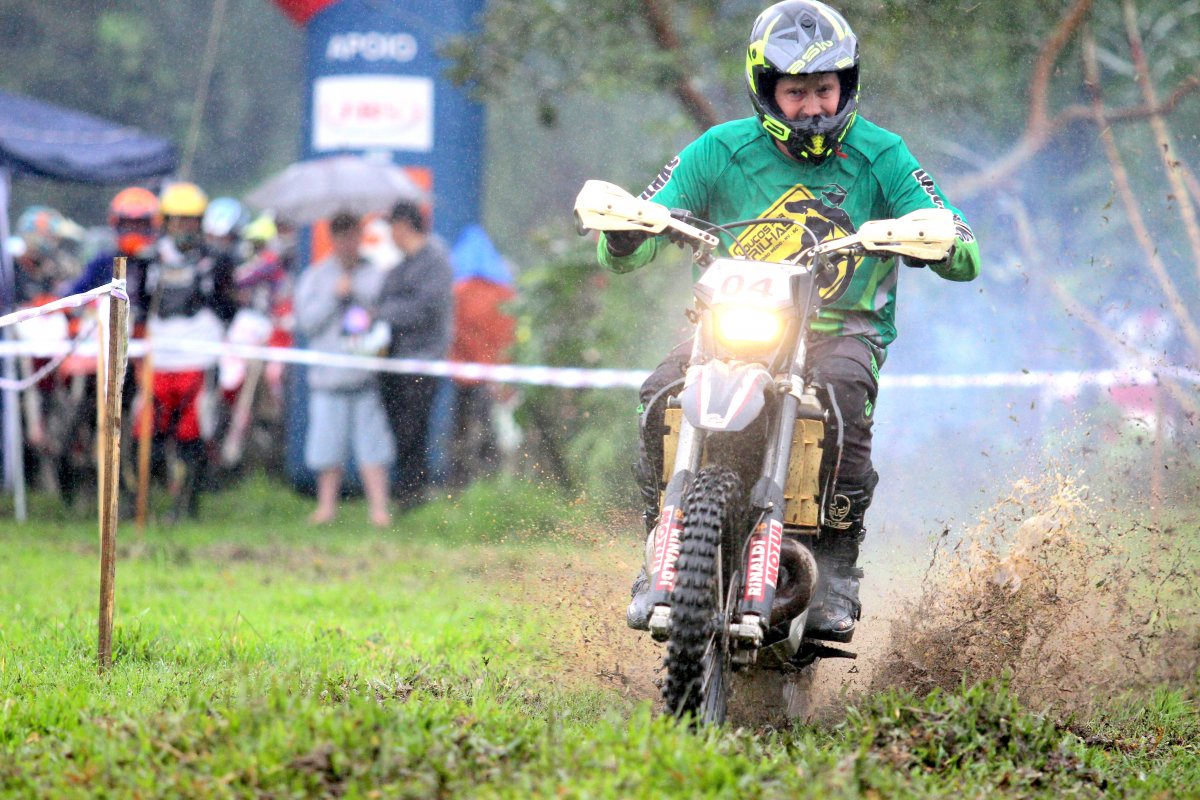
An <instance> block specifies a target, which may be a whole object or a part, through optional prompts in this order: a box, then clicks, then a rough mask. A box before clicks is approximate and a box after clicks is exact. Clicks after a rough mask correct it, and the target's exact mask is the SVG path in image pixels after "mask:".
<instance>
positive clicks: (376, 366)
mask: <svg viewBox="0 0 1200 800" xmlns="http://www.w3.org/2000/svg"><path fill="white" fill-rule="evenodd" d="M69 347H71V343H70V342H0V356H4V355H35V356H51V355H57V354H61V353H63V352H66V351H67V349H68V348H69ZM150 349H154V350H169V351H171V352H185V353H198V354H204V355H217V356H232V357H234V358H245V359H248V360H252V361H275V362H282V363H287V364H304V365H307V366H323V367H351V368H358V369H367V370H372V371H376V372H394V373H406V374H417V375H434V376H439V377H452V378H464V379H468V380H483V381H492V382H496V383H524V384H532V385H537V386H559V387H563V388H568V389H585V388H587V389H605V388H630V389H637V388H640V387H641V385H642V382H643V381H644V380H645V379H646V377H647V376H648V375H649V374H650V373H649V372H648V371H645V370H622V369H584V368H577V367H546V366H521V365H516V364H470V363H462V362H457V361H429V360H424V359H414V358H379V357H375V356H355V355H341V354H336V353H322V352H317V351H314V350H300V349H297V348H292V347H260V346H256V345H245V344H233V343H230V342H200V341H190V340H185V339H154V340H153V345H152V346H150V345H148V342H147V341H146V340H144V339H135V340H133V341H131V342H130V343H129V356H130V357H139V356H142V355H145V354H146V352H147V351H148V350H150ZM95 350H96V345H95V343H94V342H87V343H84V344H83V345H82V346H80V347H79V353H80V354H81V355H94V354H95ZM1159 376H1164V377H1170V378H1173V379H1175V380H1177V381H1180V382H1182V383H1190V384H1193V385H1195V384H1200V372H1196V371H1194V370H1188V369H1182V368H1179V367H1159V368H1155V369H1125V370H1093V371H1064V372H1034V371H1028V372H1025V371H1023V372H984V373H972V374H954V375H884V376H882V378H881V380H880V384H881V385H882V386H884V387H887V388H911V389H934V388H936V389H968V388H1000V387H1014V388H1021V387H1025V388H1035V387H1043V386H1051V387H1055V388H1057V389H1060V390H1062V391H1064V392H1068V391H1070V390H1073V389H1075V388H1077V387H1080V386H1085V385H1095V386H1142V385H1152V384H1155V383H1157V382H1158V380H1159Z"/></svg>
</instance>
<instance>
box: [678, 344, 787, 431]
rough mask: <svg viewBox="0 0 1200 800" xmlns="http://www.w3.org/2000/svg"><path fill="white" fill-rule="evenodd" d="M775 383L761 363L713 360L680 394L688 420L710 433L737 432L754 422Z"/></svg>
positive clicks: (700, 369)
mask: <svg viewBox="0 0 1200 800" xmlns="http://www.w3.org/2000/svg"><path fill="white" fill-rule="evenodd" d="M774 385H775V381H774V380H773V379H772V378H771V374H770V373H769V372H767V370H766V369H764V368H763V367H762V365H760V364H742V363H736V362H735V363H733V364H728V363H726V362H724V361H710V362H708V363H707V364H704V365H702V366H701V367H699V374H698V375H697V376H696V379H695V380H693V381H692V382H691V383H690V384H689V385H688V386H687V387H686V388H684V390H683V392H681V393H680V395H679V403H680V406H681V407H682V408H683V414H684V416H685V417H687V421H688V422H689V423H690V424H691V425H692V426H693V427H696V428H701V429H703V430H707V431H722V432H731V433H735V432H737V431H740V430H744V429H745V428H746V426H747V425H749V424H750V423H751V422H753V421H754V420H755V419H756V418H757V417H758V415H759V412H761V411H762V409H763V406H764V405H765V404H766V392H767V389H768V388H769V387H773V386H774Z"/></svg>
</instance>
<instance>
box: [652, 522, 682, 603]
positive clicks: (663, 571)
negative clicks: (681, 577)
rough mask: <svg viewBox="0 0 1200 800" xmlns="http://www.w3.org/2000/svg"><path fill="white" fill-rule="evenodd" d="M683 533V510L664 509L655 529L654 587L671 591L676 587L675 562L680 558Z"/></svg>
mask: <svg viewBox="0 0 1200 800" xmlns="http://www.w3.org/2000/svg"><path fill="white" fill-rule="evenodd" d="M682 533H683V512H682V511H680V510H679V509H677V508H676V507H675V506H667V507H666V508H664V509H663V512H662V516H661V517H660V518H659V520H658V527H657V528H656V529H655V531H654V574H655V575H657V576H658V578H657V580H656V581H655V584H654V588H655V589H657V590H661V591H666V592H669V591H671V590H672V589H674V588H675V563H676V562H677V561H678V560H679V546H680V543H679V537H680V534H682Z"/></svg>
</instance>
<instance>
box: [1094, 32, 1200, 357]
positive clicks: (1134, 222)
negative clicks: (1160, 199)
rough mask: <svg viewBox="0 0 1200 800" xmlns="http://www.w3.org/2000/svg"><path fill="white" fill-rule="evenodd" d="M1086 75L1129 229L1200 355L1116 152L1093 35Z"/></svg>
mask: <svg viewBox="0 0 1200 800" xmlns="http://www.w3.org/2000/svg"><path fill="white" fill-rule="evenodd" d="M1083 73H1084V86H1085V87H1086V88H1087V91H1088V94H1089V95H1090V96H1091V98H1092V110H1093V114H1094V115H1095V119H1096V125H1097V126H1098V127H1099V128H1100V141H1101V143H1102V144H1103V145H1104V154H1105V156H1107V157H1108V163H1109V166H1110V167H1111V168H1112V173H1113V181H1114V182H1115V183H1116V187H1117V193H1118V194H1119V195H1120V196H1121V204H1122V205H1123V206H1124V207H1125V213H1126V215H1127V216H1128V217H1129V224H1130V227H1132V228H1133V233H1134V236H1135V237H1136V238H1137V241H1138V244H1139V245H1141V248H1142V253H1143V254H1144V255H1145V257H1146V263H1147V265H1149V267H1150V271H1151V272H1152V273H1153V274H1154V277H1155V278H1156V279H1157V280H1158V285H1159V288H1161V289H1162V292H1163V294H1164V295H1165V296H1166V298H1167V304H1168V305H1169V306H1170V308H1171V313H1172V314H1174V315H1175V319H1176V320H1177V321H1178V322H1179V325H1180V327H1181V328H1182V329H1183V333H1184V335H1185V337H1186V338H1187V340H1188V344H1189V345H1190V346H1191V348H1192V351H1193V352H1194V353H1196V354H1200V330H1197V329H1196V324H1195V323H1194V322H1192V318H1191V315H1190V314H1189V313H1188V308H1187V305H1186V304H1185V303H1184V302H1183V298H1182V297H1180V295H1179V290H1178V289H1176V288H1175V282H1174V281H1172V280H1171V276H1170V274H1168V272H1167V268H1166V265H1165V264H1163V261H1162V258H1161V257H1160V256H1159V254H1158V248H1157V247H1155V245H1154V237H1153V236H1152V235H1151V234H1150V230H1149V229H1148V228H1147V227H1146V221H1145V220H1144V219H1143V218H1142V212H1141V209H1140V208H1139V206H1138V202H1137V198H1136V197H1135V196H1134V194H1133V188H1132V186H1131V185H1130V182H1129V173H1127V172H1126V171H1125V164H1124V162H1123V161H1122V160H1121V151H1120V150H1118V149H1117V142H1116V137H1114V136H1113V132H1112V128H1111V127H1110V126H1109V125H1108V124H1107V123H1106V121H1105V115H1104V99H1103V98H1102V97H1101V95H1100V67H1099V65H1098V64H1097V63H1096V41H1095V39H1093V38H1092V36H1091V34H1090V33H1089V34H1088V35H1087V36H1085V37H1084V41H1083Z"/></svg>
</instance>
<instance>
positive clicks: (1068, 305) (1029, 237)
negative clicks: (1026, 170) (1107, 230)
mask: <svg viewBox="0 0 1200 800" xmlns="http://www.w3.org/2000/svg"><path fill="white" fill-rule="evenodd" d="M1008 202H1009V208H1010V209H1011V213H1012V217H1013V222H1014V224H1015V227H1016V230H1017V242H1018V244H1019V245H1020V248H1021V252H1022V253H1023V256H1024V258H1025V260H1026V261H1027V262H1028V264H1029V266H1030V269H1028V270H1026V272H1025V274H1026V275H1028V276H1029V278H1030V280H1032V281H1034V282H1035V283H1037V284H1038V285H1040V286H1042V287H1044V288H1045V289H1046V290H1047V291H1049V292H1050V294H1052V295H1054V297H1055V299H1057V300H1058V302H1059V303H1061V304H1062V307H1063V308H1064V309H1065V310H1066V312H1067V313H1068V314H1069V315H1071V316H1073V317H1075V318H1076V319H1078V320H1079V321H1080V322H1082V323H1083V324H1084V325H1086V326H1087V327H1088V328H1089V329H1090V330H1091V331H1092V332H1093V333H1094V334H1096V335H1097V336H1099V337H1100V338H1101V339H1102V340H1104V341H1105V342H1107V343H1108V344H1109V345H1110V346H1112V347H1113V348H1115V349H1117V350H1121V351H1123V352H1124V353H1126V354H1127V355H1129V356H1131V357H1132V358H1133V359H1134V360H1136V361H1138V362H1142V363H1145V362H1146V361H1147V358H1146V355H1145V354H1144V353H1142V352H1141V351H1140V350H1138V349H1137V348H1136V347H1134V346H1132V345H1131V344H1129V342H1127V341H1125V340H1124V339H1122V338H1121V337H1120V336H1119V335H1118V334H1117V332H1116V331H1114V330H1113V329H1112V328H1110V327H1109V326H1108V325H1105V324H1104V322H1103V321H1101V319H1100V318H1099V317H1098V316H1096V315H1095V314H1094V313H1092V311H1091V309H1089V308H1087V307H1086V306H1084V305H1083V304H1082V303H1080V302H1079V300H1077V299H1076V298H1074V297H1072V296H1071V293H1070V292H1068V291H1067V290H1066V289H1064V288H1063V287H1062V286H1060V285H1059V283H1058V281H1056V280H1054V278H1052V277H1050V270H1048V269H1045V264H1044V262H1043V261H1042V259H1041V256H1040V251H1039V249H1038V247H1037V239H1036V237H1035V235H1034V233H1033V226H1032V225H1031V224H1030V223H1029V212H1028V211H1026V209H1025V206H1024V204H1022V203H1021V201H1020V200H1018V199H1017V198H1016V197H1010V198H1008ZM1146 367H1147V368H1148V369H1150V370H1151V371H1153V369H1154V365H1153V364H1147V365H1146ZM1155 374H1156V377H1157V378H1158V380H1159V382H1160V383H1161V384H1162V386H1163V388H1164V389H1166V390H1167V393H1168V394H1170V395H1171V396H1172V397H1173V398H1175V402H1177V403H1179V406H1180V407H1181V408H1182V409H1183V410H1184V411H1186V412H1187V413H1188V414H1190V415H1192V416H1193V417H1196V416H1200V404H1198V403H1197V402H1196V399H1195V398H1194V397H1193V396H1192V395H1191V394H1190V393H1189V392H1188V390H1187V389H1186V388H1185V387H1184V386H1183V385H1182V384H1181V383H1179V381H1176V380H1174V379H1173V378H1170V377H1168V376H1166V375H1158V374H1157V373H1155Z"/></svg>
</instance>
